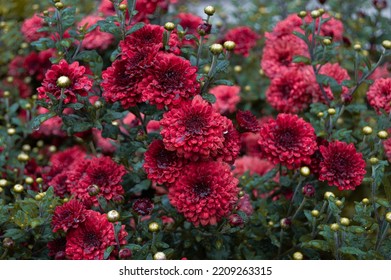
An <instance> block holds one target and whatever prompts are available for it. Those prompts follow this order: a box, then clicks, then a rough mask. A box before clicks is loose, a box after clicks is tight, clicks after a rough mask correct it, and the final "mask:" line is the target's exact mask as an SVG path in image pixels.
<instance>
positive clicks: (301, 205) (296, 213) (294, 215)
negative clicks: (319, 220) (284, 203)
mask: <svg viewBox="0 0 391 280" xmlns="http://www.w3.org/2000/svg"><path fill="white" fill-rule="evenodd" d="M306 202H307V198H306V197H304V198H303V201H302V202H301V204H300V206H299V208H297V210H296V212H295V214H293V216H292V221H293V220H294V219H295V218H296V216H297V215H298V214H299V213H300V211H301V210H302V209H303V207H304V205H305V203H306Z"/></svg>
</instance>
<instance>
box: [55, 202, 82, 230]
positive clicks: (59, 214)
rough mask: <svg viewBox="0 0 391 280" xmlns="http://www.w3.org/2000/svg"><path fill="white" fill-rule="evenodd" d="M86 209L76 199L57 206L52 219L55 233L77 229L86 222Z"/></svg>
mask: <svg viewBox="0 0 391 280" xmlns="http://www.w3.org/2000/svg"><path fill="white" fill-rule="evenodd" d="M85 212H86V208H85V207H84V205H83V204H82V203H81V202H79V201H78V200H76V199H72V200H71V201H69V202H67V203H65V204H63V205H61V206H57V207H56V209H55V210H54V214H53V217H52V227H53V232H57V231H58V230H63V231H64V232H67V231H68V230H69V229H71V228H77V227H78V226H79V224H80V223H82V222H84V221H85V219H86V216H85Z"/></svg>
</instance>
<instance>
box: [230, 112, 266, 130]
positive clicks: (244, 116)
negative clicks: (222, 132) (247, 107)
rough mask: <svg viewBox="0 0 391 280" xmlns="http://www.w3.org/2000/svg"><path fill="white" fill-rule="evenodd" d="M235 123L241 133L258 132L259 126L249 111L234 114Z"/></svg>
mask: <svg viewBox="0 0 391 280" xmlns="http://www.w3.org/2000/svg"><path fill="white" fill-rule="evenodd" d="M236 121H237V122H238V125H239V128H240V130H241V131H242V132H254V133H255V132H258V131H259V130H260V128H261V127H260V125H259V122H258V120H257V117H256V116H254V115H253V113H251V112H250V111H241V110H239V111H238V112H237V113H236Z"/></svg>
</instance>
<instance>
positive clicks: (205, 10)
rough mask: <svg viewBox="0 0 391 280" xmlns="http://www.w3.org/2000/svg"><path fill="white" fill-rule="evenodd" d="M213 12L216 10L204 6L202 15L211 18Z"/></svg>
mask: <svg viewBox="0 0 391 280" xmlns="http://www.w3.org/2000/svg"><path fill="white" fill-rule="evenodd" d="M215 12H216V10H215V8H214V7H213V6H206V7H205V8H204V13H205V14H207V15H208V16H213V15H214V13H215Z"/></svg>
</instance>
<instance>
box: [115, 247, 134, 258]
mask: <svg viewBox="0 0 391 280" xmlns="http://www.w3.org/2000/svg"><path fill="white" fill-rule="evenodd" d="M118 255H119V258H120V259H122V260H126V259H130V258H131V257H132V251H131V250H130V249H129V248H123V249H121V250H120V251H119V254H118Z"/></svg>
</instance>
